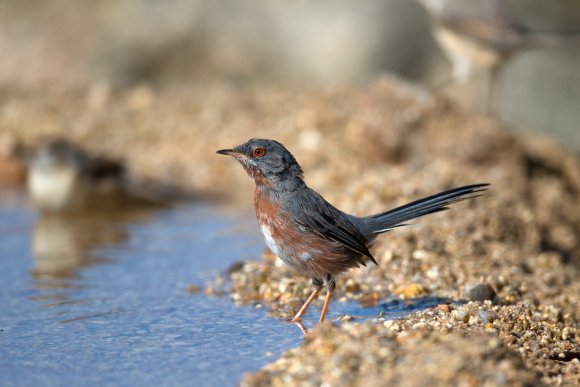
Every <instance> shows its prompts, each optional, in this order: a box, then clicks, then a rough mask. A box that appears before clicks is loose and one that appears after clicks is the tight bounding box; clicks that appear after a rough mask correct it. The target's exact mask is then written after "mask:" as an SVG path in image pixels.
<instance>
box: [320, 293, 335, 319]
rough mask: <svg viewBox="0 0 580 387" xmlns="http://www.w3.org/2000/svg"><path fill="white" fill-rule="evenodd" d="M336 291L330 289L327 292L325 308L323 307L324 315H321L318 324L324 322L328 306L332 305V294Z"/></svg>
mask: <svg viewBox="0 0 580 387" xmlns="http://www.w3.org/2000/svg"><path fill="white" fill-rule="evenodd" d="M333 290H334V289H332V288H329V289H328V291H327V292H326V298H325V299H324V306H323V307H322V313H320V320H319V321H318V322H323V321H324V317H325V316H326V311H327V310H328V305H330V300H331V299H332V292H333Z"/></svg>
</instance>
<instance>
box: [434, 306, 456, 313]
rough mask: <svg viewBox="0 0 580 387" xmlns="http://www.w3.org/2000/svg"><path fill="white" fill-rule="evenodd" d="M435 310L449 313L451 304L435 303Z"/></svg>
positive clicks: (451, 308)
mask: <svg viewBox="0 0 580 387" xmlns="http://www.w3.org/2000/svg"><path fill="white" fill-rule="evenodd" d="M437 310H439V311H441V312H444V313H449V312H451V311H452V310H453V307H452V306H451V305H448V304H439V305H437Z"/></svg>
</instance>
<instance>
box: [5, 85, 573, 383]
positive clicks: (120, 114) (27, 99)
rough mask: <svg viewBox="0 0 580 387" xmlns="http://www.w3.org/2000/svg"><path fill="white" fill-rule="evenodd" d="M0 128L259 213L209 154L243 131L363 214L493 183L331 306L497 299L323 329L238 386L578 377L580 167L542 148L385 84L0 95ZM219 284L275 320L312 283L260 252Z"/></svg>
mask: <svg viewBox="0 0 580 387" xmlns="http://www.w3.org/2000/svg"><path fill="white" fill-rule="evenodd" d="M0 135H1V136H3V138H9V139H10V141H16V142H17V143H20V144H22V145H23V146H25V147H27V146H31V145H33V144H34V143H35V142H37V141H39V140H40V139H41V138H45V137H46V136H54V135H60V136H65V137H67V138H69V139H72V140H74V141H76V142H78V143H79V144H82V145H83V146H85V147H87V148H88V149H90V150H91V151H92V152H95V153H97V154H101V155H106V156H109V157H112V158H116V159H121V160H123V161H125V162H126V163H127V165H128V166H129V168H130V171H131V173H132V174H133V176H135V178H136V179H141V180H144V181H156V182H159V183H168V184H172V185H177V186H179V187H180V188H183V189H186V190H189V191H194V192H197V193H200V194H204V195H209V196H212V197H215V198H219V199H220V200H223V201H228V202H232V203H237V205H242V206H250V205H251V203H252V199H251V197H252V192H253V187H252V183H251V181H250V180H249V179H248V178H247V176H246V175H245V173H244V172H243V170H242V169H241V168H240V167H239V166H238V165H236V164H235V163H234V162H233V161H232V160H228V159H226V158H223V157H220V156H217V155H215V150H217V149H221V148H225V147H230V146H232V145H236V144H238V143H241V142H243V141H245V140H246V139H248V138H250V137H271V138H275V139H277V140H279V141H281V142H283V143H284V144H285V145H287V147H288V148H289V149H290V150H291V151H292V152H293V153H294V155H295V156H296V158H297V159H298V161H299V162H300V163H301V165H302V167H303V169H304V170H305V176H306V182H307V183H308V184H309V185H310V186H311V187H312V188H314V189H315V190H317V191H319V192H320V193H321V194H322V195H323V196H325V197H326V198H327V200H329V201H330V202H331V203H333V204H335V205H336V206H338V207H339V208H341V209H343V210H345V211H347V212H351V213H354V214H359V215H362V214H370V213H373V212H379V211H381V210H385V209H387V208H391V207H394V206H397V205H401V204H404V203H405V202H407V201H410V200H413V199H417V198H419V197H421V196H425V195H428V194H433V193H436V192H439V191H442V190H444V189H448V188H452V187H454V186H459V185H464V184H470V183H479V182H488V183H491V184H492V186H491V189H490V191H489V194H487V195H486V196H485V197H483V198H479V199H477V200H473V201H469V202H464V203H460V204H458V205H455V206H454V209H453V210H451V211H448V212H445V213H442V214H437V215H433V216H430V217H428V218H425V219H422V220H420V221H419V222H418V225H417V226H415V227H409V228H406V229H401V230H397V231H393V232H390V233H388V234H387V235H385V236H383V237H381V238H380V239H379V241H378V243H377V244H376V245H375V247H374V250H373V251H374V255H375V257H376V258H377V260H378V262H379V266H378V267H369V268H362V269H357V270H352V271H351V272H349V273H348V274H346V275H345V276H344V277H342V278H341V279H339V281H338V284H337V298H338V299H340V298H342V297H346V298H352V299H357V300H360V301H361V302H362V303H371V304H372V303H373V302H375V303H376V302H377V300H378V299H381V298H384V297H387V296H389V295H391V294H393V293H394V294H397V295H399V296H400V297H403V298H407V299H413V298H416V297H420V296H423V295H430V296H436V297H442V298H446V299H449V300H450V303H451V302H455V301H459V300H464V299H469V298H474V297H473V295H472V294H471V293H470V292H468V291H466V287H469V286H471V285H474V284H481V283H485V284H487V285H489V286H491V287H492V288H493V289H494V292H496V293H497V295H496V296H495V297H494V296H493V295H488V296H484V297H482V298H493V300H490V301H487V302H484V301H476V302H470V303H463V304H459V305H452V306H449V305H448V304H446V303H444V304H442V305H440V306H439V307H437V308H432V309H430V310H426V311H423V312H418V313H415V314H412V315H411V316H409V317H407V318H405V319H403V320H400V321H389V320H386V321H385V320H383V319H377V320H376V321H368V322H364V323H357V322H356V321H353V322H343V323H340V324H338V325H337V326H333V325H331V324H324V325H322V326H320V327H317V328H316V329H313V330H311V332H310V333H309V334H308V336H307V338H306V341H305V342H304V344H303V345H302V346H300V347H299V348H296V349H293V350H291V351H289V352H288V353H286V354H284V355H283V356H282V357H281V359H279V360H277V361H275V362H274V363H272V364H270V365H268V366H266V367H265V368H264V369H263V370H262V371H260V372H258V373H256V374H254V375H248V376H247V377H246V379H245V380H244V382H243V384H245V385H270V384H274V385H281V384H283V383H288V382H293V383H297V382H308V383H307V384H312V385H320V384H321V383H326V384H328V385H336V384H338V383H339V382H340V384H341V385H384V384H385V383H396V384H400V385H426V383H427V384H449V383H451V384H465V385H480V384H486V385H531V384H541V383H545V384H555V385H557V384H561V383H563V384H566V385H577V384H578V383H579V382H580V332H579V331H578V328H579V325H578V321H579V319H580V307H579V306H580V305H579V302H578V294H580V281H578V274H579V270H578V268H579V265H580V248H579V243H580V241H579V240H578V238H579V235H580V158H579V157H578V156H577V155H575V154H574V153H572V152H570V151H567V150H566V149H564V148H562V147H560V146H557V145H555V144H553V143H551V142H550V141H548V140H546V139H542V138H538V137H531V136H530V135H528V134H524V133H516V132H514V131H512V130H510V128H507V127H505V126H504V125H502V124H501V123H498V122H497V121H495V120H493V119H489V118H485V117H480V116H472V115H467V114H463V113H460V112H459V111H457V110H456V109H455V108H454V107H453V106H451V105H450V104H449V103H447V102H446V101H443V100H439V99H437V98H434V97H432V96H431V95H430V94H429V93H427V92H426V91H425V90H423V89H421V88H417V87H414V86H411V85H408V84H405V83H402V82H400V81H398V80H396V79H393V78H388V77H385V78H382V79H379V80H377V81H375V82H372V83H370V84H368V85H366V86H362V87H360V88H357V89H349V90H340V89H335V90H303V89H294V90H288V89H284V90H282V89H275V88H268V87H252V88H249V87H241V86H238V85H235V84H227V85H223V86H219V87H211V88H204V89H199V90H196V91H190V92H158V91H156V90H154V89H151V88H147V87H136V88H133V89H131V90H129V91H115V90H111V89H110V88H108V87H107V86H106V85H99V84H95V85H94V86H93V87H90V88H88V89H87V90H81V91H76V92H70V91H58V90H52V91H46V90H43V91H42V92H39V91H35V90H30V91H20V92H14V91H6V90H3V91H0ZM3 157H8V156H5V155H4V156H3ZM11 168H14V167H13V166H11ZM3 173H4V174H5V175H4V176H8V175H6V174H7V173H13V172H3V169H2V168H0V176H3V175H2V174H3ZM3 179H4V178H3ZM7 180H8V179H7V178H6V181H7ZM223 277H224V278H225V279H226V280H228V281H226V282H225V283H223V284H222V283H220V281H216V283H215V284H212V285H211V286H210V290H213V291H224V290H225V291H227V292H228V293H229V294H231V297H232V298H233V299H234V300H235V301H236V302H239V303H243V304H252V305H254V304H260V305H262V306H266V307H267V308H269V309H270V310H271V311H272V313H273V314H274V315H280V316H288V315H290V314H291V313H293V312H294V311H295V310H296V308H297V307H298V306H299V305H300V303H301V302H302V301H303V300H304V299H305V297H306V295H307V294H308V292H309V291H310V284H309V281H308V280H307V279H304V278H300V277H298V276H295V275H294V274H292V273H290V272H289V270H288V269H286V268H284V267H280V266H279V265H277V264H276V261H275V260H274V259H273V257H271V256H270V255H268V254H266V255H265V257H263V258H260V257H256V260H252V261H248V262H245V263H241V264H240V265H238V266H237V267H235V268H232V270H230V272H229V273H226V274H224V275H223ZM475 298H477V297H475ZM320 301H321V300H318V304H320ZM491 301H493V303H492V302H491ZM331 308H332V306H331Z"/></svg>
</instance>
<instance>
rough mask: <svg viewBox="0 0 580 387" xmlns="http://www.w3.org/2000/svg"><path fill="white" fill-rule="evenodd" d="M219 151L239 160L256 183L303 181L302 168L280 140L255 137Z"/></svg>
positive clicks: (270, 184) (270, 183) (269, 184)
mask: <svg viewBox="0 0 580 387" xmlns="http://www.w3.org/2000/svg"><path fill="white" fill-rule="evenodd" d="M217 153H218V154H221V155H229V156H232V157H234V158H235V159H236V160H238V161H239V162H240V164H242V166H243V167H244V169H245V170H246V172H247V173H248V175H249V176H250V177H252V178H253V179H254V181H255V182H256V184H264V185H268V186H272V185H273V184H275V183H278V182H284V181H302V176H303V174H302V168H300V165H298V163H297V162H296V159H295V158H294V156H292V154H291V153H290V152H289V151H288V150H287V149H286V148H285V147H284V145H282V144H280V143H279V142H278V141H274V140H267V139H259V138H253V139H251V140H249V141H246V142H245V143H243V144H241V145H238V146H236V147H235V148H232V149H222V150H219V151H217Z"/></svg>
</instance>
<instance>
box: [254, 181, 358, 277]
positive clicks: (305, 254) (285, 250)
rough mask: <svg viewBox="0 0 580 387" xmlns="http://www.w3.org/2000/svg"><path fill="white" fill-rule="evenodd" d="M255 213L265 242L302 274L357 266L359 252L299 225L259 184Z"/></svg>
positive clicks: (317, 274) (333, 272)
mask: <svg viewBox="0 0 580 387" xmlns="http://www.w3.org/2000/svg"><path fill="white" fill-rule="evenodd" d="M254 205H255V208H256V217H257V219H258V224H259V225H260V229H261V231H262V234H263V235H264V239H265V240H266V244H268V246H269V247H270V249H271V250H272V251H273V252H274V253H275V254H276V255H277V256H278V257H279V258H280V259H281V260H282V261H284V263H286V264H287V265H288V266H290V267H291V268H292V269H294V270H296V271H298V272H299V273H302V274H303V275H306V276H309V277H312V278H319V279H324V278H326V276H327V274H331V275H333V276H335V275H338V274H340V273H342V272H344V271H346V270H347V269H349V268H351V267H355V266H358V264H359V260H358V259H357V258H358V257H359V254H356V253H354V252H353V251H351V250H349V249H348V248H346V247H345V246H344V245H342V244H341V243H339V242H336V241H333V240H329V239H327V238H323V237H321V236H319V235H318V234H315V233H313V232H310V231H309V230H306V229H304V228H300V226H298V224H297V223H296V222H294V221H293V220H292V218H291V216H290V214H288V213H287V212H286V211H284V210H283V209H282V208H281V205H280V203H277V202H276V201H275V200H273V198H272V195H271V193H270V192H268V189H267V188H266V187H263V186H259V185H256V190H255V193H254Z"/></svg>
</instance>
